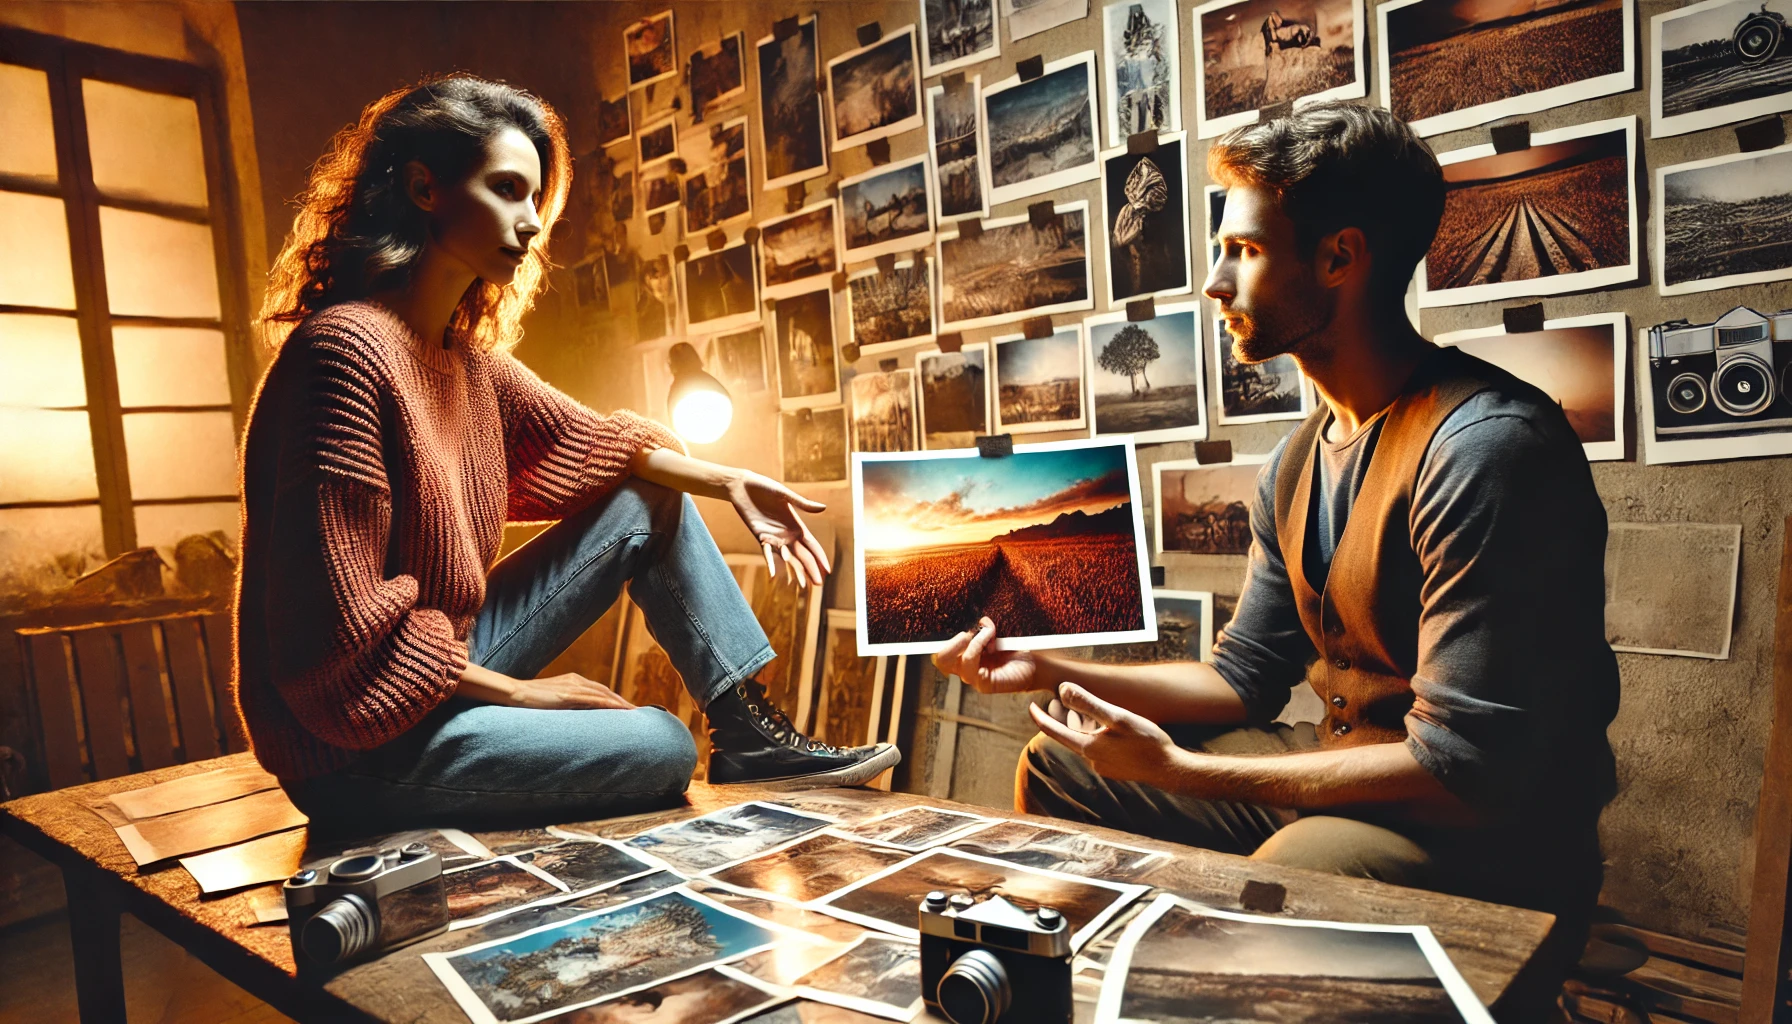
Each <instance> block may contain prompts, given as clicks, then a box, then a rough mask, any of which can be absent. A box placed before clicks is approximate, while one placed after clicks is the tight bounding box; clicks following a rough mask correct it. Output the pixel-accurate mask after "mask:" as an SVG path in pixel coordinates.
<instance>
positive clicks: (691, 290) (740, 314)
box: [678, 242, 759, 331]
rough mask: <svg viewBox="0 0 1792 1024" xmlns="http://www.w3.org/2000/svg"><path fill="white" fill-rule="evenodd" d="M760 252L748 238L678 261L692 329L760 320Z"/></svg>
mask: <svg viewBox="0 0 1792 1024" xmlns="http://www.w3.org/2000/svg"><path fill="white" fill-rule="evenodd" d="M758 259H759V254H758V252H757V251H755V248H754V246H752V245H750V244H748V243H746V242H735V243H734V244H733V245H730V246H727V247H725V248H723V249H719V250H716V251H714V252H706V253H704V254H703V255H701V256H692V257H691V258H690V259H688V260H686V261H685V262H683V263H680V264H679V265H678V273H679V276H680V277H681V278H682V279H683V281H684V301H685V321H686V324H687V326H689V327H690V329H691V330H693V331H725V330H732V329H734V328H736V327H743V326H745V325H747V324H752V323H758V322H759V288H758V285H757V283H756V281H755V278H754V270H755V268H754V264H755V263H756V262H757V261H758Z"/></svg>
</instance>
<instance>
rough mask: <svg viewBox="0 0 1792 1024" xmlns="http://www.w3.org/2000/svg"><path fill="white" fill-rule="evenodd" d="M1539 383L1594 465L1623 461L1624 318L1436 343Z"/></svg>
mask: <svg viewBox="0 0 1792 1024" xmlns="http://www.w3.org/2000/svg"><path fill="white" fill-rule="evenodd" d="M1432 340H1433V341H1435V342H1436V343H1437V344H1439V345H1454V346H1456V347H1457V348H1460V349H1462V350H1463V351H1464V352H1467V353H1468V354H1469V355H1471V356H1474V357H1475V358H1477V359H1484V360H1486V361H1487V362H1490V363H1492V364H1493V365H1495V366H1497V367H1499V368H1500V369H1502V370H1505V371H1506V372H1508V373H1510V374H1512V375H1513V376H1515V377H1517V378H1518V379H1519V380H1522V381H1525V382H1527V383H1530V384H1535V385H1536V386H1537V387H1539V388H1541V389H1543V393H1544V394H1546V395H1548V396H1549V397H1551V398H1553V399H1555V401H1556V404H1557V405H1560V406H1561V407H1562V412H1563V413H1564V414H1565V415H1566V416H1567V417H1568V424H1569V426H1572V427H1573V428H1574V432H1575V434H1576V435H1578V436H1579V437H1580V440H1581V445H1582V446H1583V447H1584V448H1585V449H1586V451H1587V458H1588V460H1590V461H1594V462H1598V461H1603V460H1607V459H1621V458H1623V457H1624V407H1625V406H1626V405H1627V404H1629V403H1628V402H1627V401H1626V399H1625V396H1626V395H1628V394H1629V393H1630V390H1629V385H1628V384H1627V383H1626V382H1625V378H1624V363H1625V359H1624V355H1625V352H1624V350H1625V346H1627V345H1628V344H1629V343H1630V329H1629V327H1628V326H1627V318H1626V317H1625V315H1624V314H1623V313H1595V314H1593V315H1591V316H1575V317H1566V318H1562V319H1557V320H1547V321H1544V324H1543V329H1542V330H1541V331H1526V332H1522V333H1518V334H1507V333H1506V329H1505V328H1504V327H1500V326H1495V327H1485V328H1476V329H1473V330H1467V331H1452V332H1450V333H1447V334H1439V335H1438V336H1437V337H1435V338H1434V339H1432Z"/></svg>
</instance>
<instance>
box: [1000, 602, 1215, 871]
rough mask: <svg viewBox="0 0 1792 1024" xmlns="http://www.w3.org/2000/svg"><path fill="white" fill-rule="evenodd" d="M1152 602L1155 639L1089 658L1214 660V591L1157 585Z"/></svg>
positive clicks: (1095, 652) (1109, 649)
mask: <svg viewBox="0 0 1792 1024" xmlns="http://www.w3.org/2000/svg"><path fill="white" fill-rule="evenodd" d="M1151 602H1152V604H1154V605H1156V606H1157V639H1156V640H1153V641H1150V642H1148V643H1136V644H1108V645H1107V646H1105V647H1097V648H1095V649H1094V650H1093V651H1092V652H1090V655H1089V658H1090V660H1091V661H1099V662H1101V663H1103V664H1106V665H1149V664H1152V663H1155V662H1163V661H1210V660H1212V657H1213V630H1214V622H1213V593H1212V592H1211V591H1207V590H1166V589H1164V588H1162V587H1157V588H1153V589H1152V591H1151ZM991 856H994V855H993V854H991ZM1022 863H1026V862H1025V861H1022ZM1046 866H1047V867H1050V865H1046ZM1073 873H1075V874H1080V873H1081V872H1073Z"/></svg>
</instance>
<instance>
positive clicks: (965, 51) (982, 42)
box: [920, 0, 1002, 78]
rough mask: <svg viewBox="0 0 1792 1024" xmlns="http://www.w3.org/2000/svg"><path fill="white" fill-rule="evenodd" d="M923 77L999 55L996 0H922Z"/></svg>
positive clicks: (1000, 42) (1000, 51) (1000, 41)
mask: <svg viewBox="0 0 1792 1024" xmlns="http://www.w3.org/2000/svg"><path fill="white" fill-rule="evenodd" d="M920 4H921V77H922V78H932V77H933V76H934V75H943V74H945V73H946V72H948V71H955V70H957V69H958V68H962V67H966V66H968V65H971V64H977V63H980V62H982V61H986V60H989V59H990V58H991V57H999V56H1001V53H1002V34H1001V32H1000V31H998V30H997V28H996V0H920Z"/></svg>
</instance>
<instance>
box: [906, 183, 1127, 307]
mask: <svg viewBox="0 0 1792 1024" xmlns="http://www.w3.org/2000/svg"><path fill="white" fill-rule="evenodd" d="M1088 214H1089V204H1088V203H1087V202H1086V201H1079V202H1075V203H1061V204H1059V205H1058V206H1057V208H1056V212H1055V214H1054V216H1052V217H1050V218H1049V219H1048V220H1047V221H1046V223H1044V224H1041V225H1038V226H1035V225H1034V223H1033V221H1032V219H1031V218H1030V217H1027V216H1024V215H1023V216H1019V217H1000V218H997V219H995V220H991V221H986V222H985V223H984V225H983V231H982V233H981V234H977V235H974V236H968V237H967V236H965V235H963V234H959V235H955V236H953V237H950V238H942V239H940V241H939V243H938V249H939V251H938V266H939V274H940V320H941V321H942V324H941V329H943V330H950V329H956V328H969V327H987V326H990V325H992V324H1000V323H1009V322H1011V321H1014V320H1019V319H1022V318H1024V317H1026V316H1028V315H1029V314H1031V315H1038V314H1042V313H1057V312H1069V311H1071V310H1079V309H1090V308H1092V307H1093V306H1094V305H1095V298H1094V293H1093V292H1092V291H1091V290H1090V284H1089V248H1088V235H1087V230H1088Z"/></svg>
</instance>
